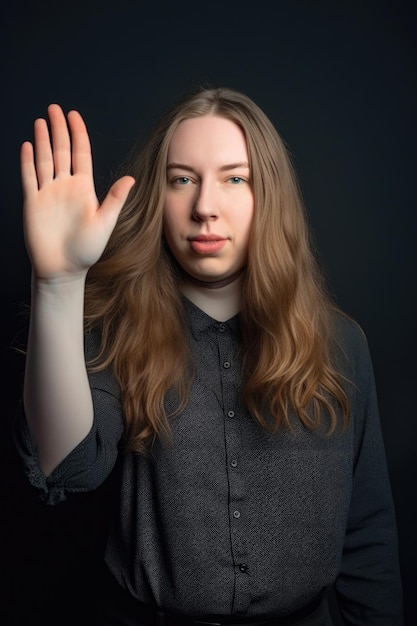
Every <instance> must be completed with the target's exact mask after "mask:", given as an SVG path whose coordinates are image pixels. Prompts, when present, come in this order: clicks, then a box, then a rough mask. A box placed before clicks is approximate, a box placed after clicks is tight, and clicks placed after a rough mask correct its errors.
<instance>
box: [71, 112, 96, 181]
mask: <svg viewBox="0 0 417 626" xmlns="http://www.w3.org/2000/svg"><path fill="white" fill-rule="evenodd" d="M67 119H68V124H69V127H70V131H71V143H72V172H73V174H77V173H79V174H87V175H91V176H92V175H93V160H92V155H91V144H90V138H89V136H88V132H87V127H86V125H85V122H84V120H83V118H82V117H81V115H80V113H78V111H74V110H73V111H69V113H68V115H67Z"/></svg>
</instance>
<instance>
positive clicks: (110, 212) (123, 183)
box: [100, 176, 135, 226]
mask: <svg viewBox="0 0 417 626" xmlns="http://www.w3.org/2000/svg"><path fill="white" fill-rule="evenodd" d="M134 184H135V179H134V178H133V177H132V176H122V178H119V179H118V180H117V181H116V182H115V183H114V184H113V185H112V186H111V187H110V189H109V191H108V193H107V195H106V197H105V198H104V200H103V202H102V204H101V206H100V213H102V216H103V218H104V219H105V220H106V221H107V220H108V221H109V222H113V226H114V224H115V223H116V221H117V218H118V216H119V213H120V211H121V209H122V207H123V205H124V203H125V202H126V199H127V196H128V194H129V191H130V190H131V189H132V187H133V185H134Z"/></svg>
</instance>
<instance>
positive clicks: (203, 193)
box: [193, 183, 220, 222]
mask: <svg viewBox="0 0 417 626" xmlns="http://www.w3.org/2000/svg"><path fill="white" fill-rule="evenodd" d="M219 214H220V211H219V202H218V196H217V193H216V186H215V184H213V183H211V184H210V183H201V184H200V185H199V186H198V188H197V193H196V196H195V198H194V204H193V218H194V219H195V220H198V221H200V222H203V221H210V220H216V219H217V218H218V217H219Z"/></svg>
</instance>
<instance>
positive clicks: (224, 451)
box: [17, 300, 402, 626]
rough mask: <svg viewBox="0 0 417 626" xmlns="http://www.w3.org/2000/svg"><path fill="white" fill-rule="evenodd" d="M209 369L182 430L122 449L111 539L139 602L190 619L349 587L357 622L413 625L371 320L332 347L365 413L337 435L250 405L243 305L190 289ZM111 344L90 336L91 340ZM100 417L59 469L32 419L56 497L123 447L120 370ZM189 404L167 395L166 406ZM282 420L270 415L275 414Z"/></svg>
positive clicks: (348, 612) (48, 490) (101, 387)
mask: <svg viewBox="0 0 417 626" xmlns="http://www.w3.org/2000/svg"><path fill="white" fill-rule="evenodd" d="M185 314H186V315H187V317H188V321H189V327H190V341H191V343H192V350H193V354H194V356H195V379H194V383H193V387H192V391H191V396H190V401H189V403H188V405H187V406H186V408H185V409H184V411H183V412H182V413H181V414H180V415H179V416H177V417H175V418H173V419H172V430H173V442H172V444H163V443H162V442H160V441H156V442H155V443H154V445H153V446H152V449H151V450H150V452H149V454H148V455H142V456H139V455H134V454H131V453H128V454H127V453H124V452H120V454H122V455H123V458H122V459H121V462H122V476H121V487H120V506H119V510H118V511H116V512H115V519H114V526H113V528H112V531H111V533H110V536H109V540H108V546H107V551H106V561H107V565H108V567H109V569H110V571H111V572H112V574H113V575H114V576H115V578H116V579H117V581H118V582H119V584H120V585H121V586H122V587H123V588H124V589H127V590H128V591H129V592H130V593H131V594H132V595H133V596H134V597H135V598H137V599H138V600H140V601H142V602H145V603H149V604H155V605H157V606H159V607H162V608H163V609H164V610H167V611H173V612H179V613H185V614H189V615H195V616H198V615H204V614H223V615H231V614H233V615H236V616H245V615H246V616H255V617H256V616H262V615H271V614H273V615H277V616H285V615H288V614H291V613H293V612H295V611H297V610H300V609H301V608H303V607H304V606H306V605H307V604H309V603H310V602H312V601H313V600H314V599H315V598H317V597H318V596H320V594H322V593H323V592H325V591H326V590H327V589H329V588H330V587H331V586H332V585H335V589H336V592H337V595H338V600H339V602H340V610H341V612H342V614H343V617H344V618H345V620H346V624H351V625H356V626H364V625H367V624H375V625H376V624H378V625H379V626H383V625H385V626H400V625H401V624H402V617H401V604H402V598H401V583H400V575H399V569H398V562H397V531H396V521H395V514H394V510H393V503H392V497H391V491H390V484H389V477H388V472H387V466H386V459H385V453H384V446H383V441H382V435H381V428H380V422H379V416H378V406H377V400H376V394H375V384H374V378H373V370H372V363H371V359H370V355H369V351H368V346H367V342H366V338H365V337H364V335H363V332H362V331H361V329H360V328H359V327H358V326H357V324H355V323H354V322H352V321H351V320H350V319H349V318H347V317H346V316H344V315H341V314H337V315H336V318H335V325H336V335H337V340H335V342H334V356H335V359H336V360H337V362H338V366H339V368H340V370H341V371H342V373H343V374H344V375H345V376H346V377H347V378H348V379H349V380H350V381H352V383H346V389H347V391H348V394H349V398H350V402H351V407H352V415H353V421H352V424H351V426H350V427H349V428H348V429H347V430H346V431H343V430H342V428H341V427H340V428H338V429H337V431H336V432H335V434H334V435H332V436H331V437H327V436H326V420H324V423H323V427H322V428H320V429H317V430H314V431H312V430H308V429H306V428H305V427H304V426H302V424H301V423H300V421H299V420H298V419H297V418H296V417H295V416H293V430H292V431H287V430H282V431H280V432H277V433H270V432H267V431H265V430H264V429H262V428H261V427H260V426H259V424H258V423H257V422H256V421H255V420H254V419H253V417H252V416H251V415H250V414H249V412H248V411H247V409H246V408H245V407H244V406H243V405H242V404H241V402H240V388H241V376H240V356H239V350H240V333H239V317H238V316H236V317H234V318H233V319H231V320H229V322H227V323H219V322H216V321H215V320H213V319H212V318H210V317H209V316H207V315H205V314H204V313H203V312H202V311H200V310H199V309H198V308H197V307H195V306H194V305H193V304H192V303H191V302H189V301H188V300H185ZM96 349H97V338H95V337H94V336H90V337H88V338H87V343H86V350H87V353H88V354H92V353H93V352H94V351H95V350H96ZM91 387H92V393H93V401H94V406H95V421H94V426H93V428H92V430H91V432H90V434H89V435H88V436H87V437H86V439H85V440H84V441H83V442H82V443H81V444H80V445H79V446H78V447H77V448H76V449H75V450H74V451H73V452H72V453H71V454H70V455H69V456H68V457H67V458H66V459H64V461H63V462H62V463H61V464H60V465H59V466H58V467H57V468H56V469H55V471H54V472H53V473H52V475H51V476H49V477H48V478H47V479H45V478H44V477H43V476H42V474H41V472H40V470H39V468H38V465H37V462H36V451H35V450H33V449H32V446H31V443H30V439H29V436H28V432H27V429H26V427H25V423H24V420H22V421H21V422H20V431H19V436H18V442H17V443H18V448H19V450H20V453H21V455H22V458H23V460H24V463H25V465H26V468H27V473H28V475H29V479H30V480H31V482H32V484H34V485H36V486H38V487H39V489H40V492H41V494H42V495H43V497H44V498H45V499H46V501H47V502H49V503H56V502H59V501H60V500H62V499H64V498H65V494H66V492H67V491H84V490H88V489H94V488H96V487H97V486H98V485H99V484H100V483H101V482H102V481H104V480H105V478H106V477H107V476H108V474H109V472H110V471H111V469H112V467H113V465H114V463H115V461H116V457H117V454H118V442H119V441H120V438H121V435H122V431H123V421H122V420H123V416H122V410H121V407H120V404H119V402H118V399H117V395H118V392H117V388H116V387H115V383H114V380H113V379H112V377H111V375H110V374H109V372H102V373H99V374H94V375H92V376H91ZM175 406H176V404H175V396H174V395H173V394H172V395H171V394H168V395H167V398H166V408H167V410H168V412H171V411H172V409H174V408H175ZM266 418H267V419H268V416H266Z"/></svg>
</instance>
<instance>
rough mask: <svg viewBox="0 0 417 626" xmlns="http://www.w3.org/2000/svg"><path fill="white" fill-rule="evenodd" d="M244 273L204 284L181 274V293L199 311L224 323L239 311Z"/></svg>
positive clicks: (240, 271) (241, 271)
mask: <svg viewBox="0 0 417 626" xmlns="http://www.w3.org/2000/svg"><path fill="white" fill-rule="evenodd" d="M243 276H244V271H243V269H242V270H239V271H238V272H236V274H233V275H232V276H230V277H229V278H226V279H224V280H221V281H216V282H205V281H200V280H197V279H196V278H194V277H192V276H189V275H188V274H183V276H182V282H181V292H182V293H183V294H184V296H185V297H186V298H188V299H189V300H191V302H192V303H193V304H195V305H196V306H198V308H199V309H201V310H202V311H204V313H207V315H210V317H212V318H213V319H215V320H217V321H219V322H226V321H227V320H229V319H230V318H231V317H234V316H235V315H236V314H237V313H239V311H240V303H241V291H242V282H243Z"/></svg>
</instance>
